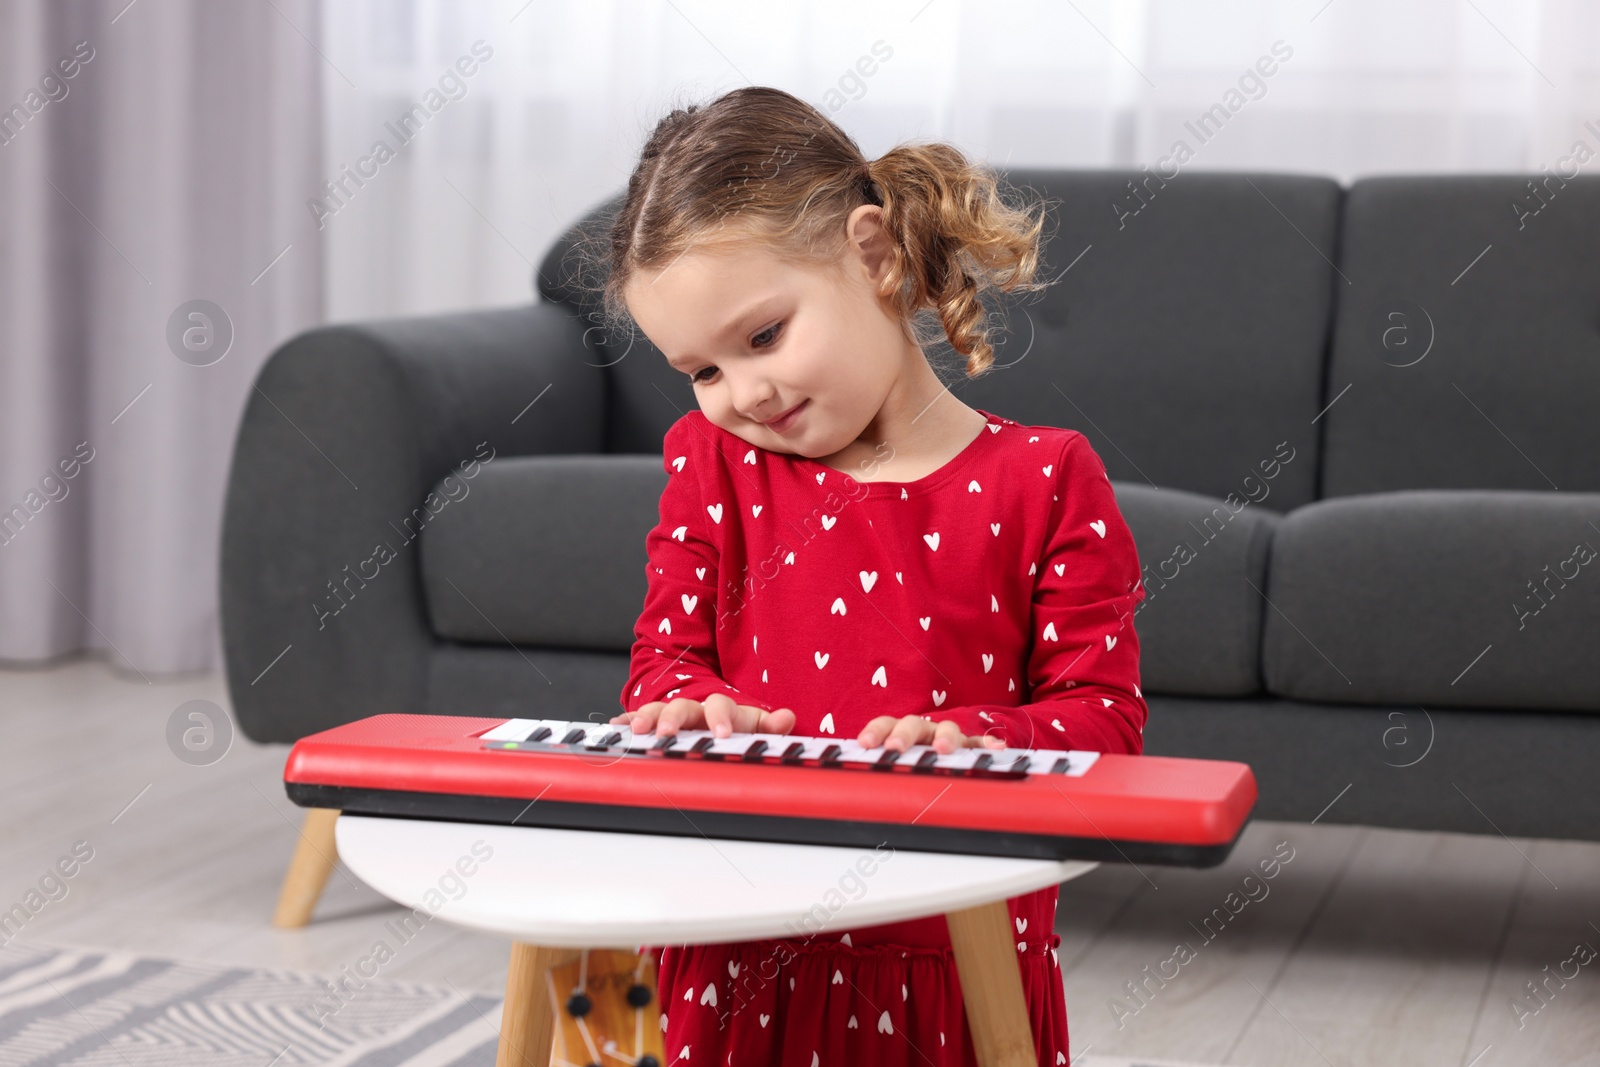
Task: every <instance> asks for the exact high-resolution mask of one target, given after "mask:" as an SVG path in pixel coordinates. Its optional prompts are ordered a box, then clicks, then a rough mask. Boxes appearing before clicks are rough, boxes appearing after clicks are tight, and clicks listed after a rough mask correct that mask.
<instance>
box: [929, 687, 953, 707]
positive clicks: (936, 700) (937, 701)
mask: <svg viewBox="0 0 1600 1067" xmlns="http://www.w3.org/2000/svg"><path fill="white" fill-rule="evenodd" d="M948 695H949V693H948V692H940V691H939V690H937V689H935V690H934V691H933V706H934V707H936V708H937V707H942V706H943V705H944V698H945V697H946V696H948Z"/></svg>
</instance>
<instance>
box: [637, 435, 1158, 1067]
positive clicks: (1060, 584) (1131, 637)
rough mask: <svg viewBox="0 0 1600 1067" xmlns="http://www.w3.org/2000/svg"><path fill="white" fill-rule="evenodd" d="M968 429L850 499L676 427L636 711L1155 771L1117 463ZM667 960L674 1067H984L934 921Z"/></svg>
mask: <svg viewBox="0 0 1600 1067" xmlns="http://www.w3.org/2000/svg"><path fill="white" fill-rule="evenodd" d="M978 410H979V411H980V412H981V413H982V414H983V416H984V418H985V419H986V420H987V425H986V426H985V427H984V429H983V430H981V431H979V433H978V436H977V437H976V438H975V439H974V440H973V441H972V442H971V443H970V444H968V445H967V446H966V447H965V448H964V449H963V450H962V451H961V452H960V453H959V454H958V455H957V456H956V457H955V458H954V459H952V460H950V461H949V462H948V463H946V464H945V465H944V466H942V467H940V468H939V469H938V470H936V471H934V472H933V473H932V474H929V475H928V476H926V477H924V478H919V479H917V480H916V481H914V482H883V481H867V482H858V481H856V480H855V479H854V478H852V477H850V476H849V475H847V474H845V473H843V472H840V471H836V470H834V469H832V468H830V467H827V466H825V465H823V464H821V463H818V462H816V461H814V460H811V459H807V458H805V457H803V456H796V455H789V454H784V453H777V452H769V451H767V450H765V449H763V448H760V447H758V446H755V445H752V444H750V443H749V442H747V441H744V440H743V439H741V438H739V437H737V436H736V435H734V434H732V433H729V432H728V431H727V430H724V429H722V428H721V427H719V426H717V425H716V424H714V423H712V422H711V421H710V420H709V419H707V418H706V417H705V415H704V414H703V413H702V412H699V411H691V412H689V413H688V414H686V415H685V416H683V418H681V419H679V420H678V421H677V422H676V423H674V424H673V426H672V427H671V429H669V430H668V431H667V434H666V438H665V441H664V442H663V453H664V454H663V456H662V462H663V463H664V465H665V468H666V471H667V475H668V478H667V487H666V489H665V490H664V491H663V493H662V496H661V521H660V523H659V524H658V525H657V526H656V527H655V528H654V529H653V530H651V531H650V533H649V534H648V535H647V537H646V542H645V545H646V551H647V554H648V556H649V564H648V566H647V568H646V574H647V577H648V580H649V588H648V592H647V594H646V596H645V602H644V609H643V611H642V612H641V614H640V616H639V621H638V622H637V624H636V625H635V627H634V637H635V641H634V645H633V649H632V657H631V669H630V673H629V677H628V682H627V685H626V686H625V687H624V688H623V690H622V706H623V708H624V710H629V711H631V710H634V709H637V708H638V707H640V706H642V705H644V704H648V703H650V702H652V701H658V700H671V699H672V698H674V697H678V696H687V697H692V698H694V699H697V700H703V699H704V698H705V697H707V696H709V695H710V694H712V693H717V692H723V693H728V694H729V695H731V696H732V697H733V698H734V699H735V701H736V702H738V703H741V704H752V705H758V706H761V707H764V708H767V709H768V710H776V709H778V708H784V707H786V708H790V709H792V710H793V711H794V713H795V717H796V722H795V726H794V731H793V732H794V733H795V734H798V735H807V736H827V735H836V736H838V737H840V738H854V737H856V736H857V735H858V734H859V733H860V732H861V730H862V728H863V727H864V726H865V725H866V723H867V721H868V720H869V719H871V718H873V717H874V716H877V715H895V716H900V715H908V714H912V713H921V714H925V715H927V716H928V717H929V718H931V719H933V720H935V721H940V720H944V719H953V720H955V721H956V722H958V723H960V724H961V727H962V730H963V731H964V732H965V733H968V734H976V733H983V732H990V733H994V734H998V735H999V736H1001V737H1002V738H1004V739H1005V740H1006V742H1007V743H1008V744H1010V745H1012V746H1015V747H1019V748H1022V747H1037V748H1056V749H1084V750H1091V751H1098V752H1129V753H1138V752H1140V751H1142V749H1143V741H1142V737H1141V733H1142V731H1143V729H1144V723H1145V718H1146V716H1147V714H1148V709H1147V708H1146V706H1145V703H1144V699H1143V696H1142V695H1141V693H1140V691H1139V684H1138V682H1139V642H1138V637H1137V635H1136V634H1135V632H1134V627H1133V612H1134V608H1135V607H1136V606H1137V605H1138V603H1139V602H1140V601H1141V600H1142V599H1143V598H1144V595H1145V592H1144V586H1143V584H1142V583H1141V582H1140V569H1139V562H1138V556H1137V554H1136V552H1135V550H1134V543H1133V537H1132V535H1131V534H1130V533H1129V532H1128V528H1127V525H1126V524H1125V523H1124V522H1123V519H1122V515H1121V513H1120V512H1119V511H1118V510H1117V504H1116V499H1115V497H1114V496H1113V494H1112V490H1111V483H1110V480H1109V478H1108V477H1107V475H1106V473H1105V465H1104V464H1103V463H1102V462H1101V461H1100V457H1099V456H1098V455H1097V454H1096V453H1095V452H1094V450H1093V449H1092V448H1091V447H1090V446H1089V441H1088V439H1087V438H1085V437H1084V436H1083V435H1082V434H1080V433H1078V432H1077V431H1075V430H1065V429H1059V428H1056V427H1050V426H1026V425H1022V424H1020V423H1017V422H1014V421H1012V420H1010V419H1005V418H1001V417H1000V416H997V415H993V414H990V413H989V412H987V411H983V410H982V409H978ZM838 773H849V772H838ZM1056 895H1057V887H1055V886H1050V887H1047V888H1045V889H1041V890H1038V891H1036V892H1033V893H1027V894H1023V895H1021V896H1018V897H1013V898H1011V899H1010V900H1009V901H1008V902H1007V904H1008V907H1009V909H1010V911H1011V915H1012V921H1013V925H1014V928H1015V929H1016V931H1017V934H1016V937H1017V952H1018V957H1019V960H1020V963H1021V967H1022V978H1023V989H1024V992H1025V994H1026V997H1027V1001H1028V1012H1029V1016H1030V1018H1031V1020H1032V1022H1033V1027H1034V1043H1035V1046H1036V1047H1037V1049H1038V1051H1039V1062H1040V1063H1041V1064H1063V1063H1067V1062H1068V1061H1069V1059H1070V1053H1069V1052H1068V1045H1067V1015H1066V1004H1065V1000H1064V997H1063V993H1062V984H1061V971H1060V966H1059V961H1058V959H1057V948H1058V946H1059V944H1060V937H1059V936H1058V935H1057V934H1056V933H1055V932H1054V925H1055V907H1056ZM652 951H659V952H660V969H659V983H660V995H661V1004H662V1009H663V1013H664V1014H663V1016H662V1026H663V1029H664V1030H665V1031H666V1033H665V1038H666V1053H667V1059H668V1062H669V1063H670V1064H679V1063H681V1062H683V1061H687V1062H688V1063H690V1064H712V1065H718V1067H720V1065H724V1064H726V1065H730V1067H746V1065H756V1064H781V1065H783V1067H844V1065H847V1064H858V1063H872V1064H875V1065H888V1067H892V1065H898V1064H905V1065H906V1067H912V1065H915V1067H926V1065H928V1064H933V1065H935V1067H947V1065H948V1067H972V1065H975V1063H976V1060H975V1058H974V1055H973V1051H972V1043H971V1038H970V1037H969V1035H968V1033H967V1029H966V1019H965V1015H964V1014H963V1011H962V1000H961V992H960V985H959V982H958V980H957V976H956V970H955V962H954V957H953V955H952V950H951V948H950V936H949V930H948V927H947V924H946V923H945V919H944V916H942V915H936V916H931V917H928V918H923V919H915V920H909V921H904V922H896V923H888V924H884V925H879V926H870V927H857V928H854V929H850V930H833V929H826V928H823V929H821V930H820V931H819V932H817V933H814V934H811V935H809V936H805V937H795V938H782V939H772V940H766V941H754V942H745V943H739V944H719V945H688V946H674V945H668V946H664V947H661V948H659V949H658V950H652ZM752 976H755V980H754V981H752V980H751V978H752Z"/></svg>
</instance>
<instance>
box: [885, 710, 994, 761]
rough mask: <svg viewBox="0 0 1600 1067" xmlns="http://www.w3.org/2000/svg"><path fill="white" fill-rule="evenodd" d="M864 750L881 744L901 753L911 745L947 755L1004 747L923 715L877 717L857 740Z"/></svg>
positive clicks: (948, 722)
mask: <svg viewBox="0 0 1600 1067" xmlns="http://www.w3.org/2000/svg"><path fill="white" fill-rule="evenodd" d="M856 740H858V741H859V742H860V743H861V745H862V746H863V747H865V748H874V747H876V746H877V745H880V744H881V745H883V747H884V748H887V749H891V750H893V751H895V752H904V751H905V750H906V749H908V748H910V747H911V746H912V745H928V744H931V745H932V746H933V748H934V751H935V752H938V753H939V754H940V755H946V756H947V755H949V754H950V753H952V752H954V751H955V750H956V749H958V748H1005V747H1006V743H1005V742H1004V741H1002V740H1000V738H998V737H990V736H988V735H985V734H963V733H962V732H961V727H960V726H959V725H957V724H956V723H954V722H950V721H948V720H946V721H945V722H940V723H935V722H934V721H933V720H931V719H929V718H928V717H926V716H924V715H905V716H902V717H901V718H900V719H899V720H898V721H897V720H896V719H895V717H894V716H893V715H879V716H878V717H877V718H875V719H873V720H872V721H871V722H869V723H867V726H866V729H864V730H862V731H861V736H860V737H858V738H857V739H856Z"/></svg>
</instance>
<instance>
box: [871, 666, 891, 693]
mask: <svg viewBox="0 0 1600 1067" xmlns="http://www.w3.org/2000/svg"><path fill="white" fill-rule="evenodd" d="M872 684H873V685H881V686H882V687H883V688H885V689H887V688H889V672H888V671H886V670H884V669H883V668H882V667H881V666H880V667H879V668H878V669H877V670H875V671H873V672H872Z"/></svg>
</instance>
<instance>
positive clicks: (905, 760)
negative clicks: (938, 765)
mask: <svg viewBox="0 0 1600 1067" xmlns="http://www.w3.org/2000/svg"><path fill="white" fill-rule="evenodd" d="M938 755H939V753H938V750H937V749H935V748H934V747H933V746H932V745H912V746H911V747H910V748H908V749H906V750H905V751H904V752H902V753H901V754H900V758H899V759H897V760H895V761H894V766H895V769H896V770H931V769H932V766H933V763H934V761H935V760H936V759H937V758H938ZM924 760H927V766H925V767H918V766H917V764H919V763H922V762H923V761H924Z"/></svg>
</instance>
